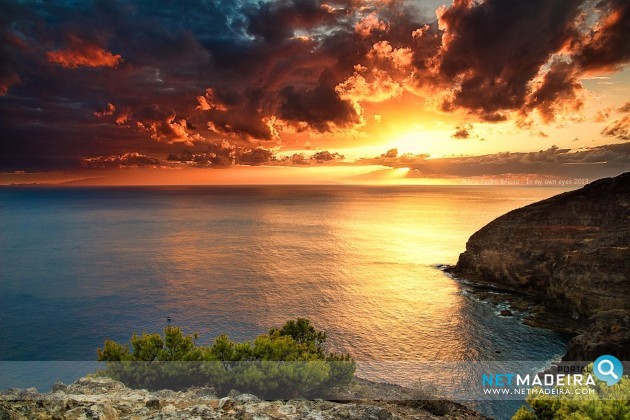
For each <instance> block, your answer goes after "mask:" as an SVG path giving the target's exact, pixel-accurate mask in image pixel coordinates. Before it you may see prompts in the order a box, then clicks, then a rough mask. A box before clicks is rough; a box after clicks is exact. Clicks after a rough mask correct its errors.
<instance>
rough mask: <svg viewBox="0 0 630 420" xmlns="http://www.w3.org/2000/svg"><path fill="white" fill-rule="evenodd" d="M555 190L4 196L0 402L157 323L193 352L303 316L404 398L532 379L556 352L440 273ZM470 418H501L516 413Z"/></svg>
mask: <svg viewBox="0 0 630 420" xmlns="http://www.w3.org/2000/svg"><path fill="white" fill-rule="evenodd" d="M564 191H566V189H561V188H533V187H497V186H491V187H490V186H486V187H483V186H400V187H367V186H254V187H247V186H242V187H232V186H230V187H216V186H212V187H197V186H195V187H184V186H182V187H146V188H139V187H109V188H63V187H3V188H1V189H0V317H1V318H0V319H1V320H2V326H1V327H0V358H1V360H2V361H3V362H0V365H2V366H3V368H2V369H3V371H4V373H3V374H2V375H0V377H1V379H0V388H6V387H10V386H20V387H24V386H37V387H39V389H40V391H46V390H47V388H48V387H49V386H50V384H51V383H52V382H54V380H53V378H55V379H57V378H59V377H61V378H60V379H64V380H66V381H69V380H72V379H76V377H78V376H79V375H80V374H83V373H85V372H83V371H82V369H83V370H85V369H88V367H87V366H89V363H88V364H85V363H83V364H81V363H75V364H74V365H73V366H79V367H78V368H76V369H75V370H72V369H65V370H64V368H59V366H64V363H66V362H69V361H74V362H87V361H93V360H95V359H96V349H97V348H98V347H101V346H102V345H103V342H104V340H105V339H107V338H111V339H115V340H118V341H124V342H127V341H128V340H129V337H130V335H131V334H132V333H133V332H143V331H146V332H159V331H161V330H162V329H163V328H164V326H165V325H166V323H167V321H166V320H167V317H170V318H171V320H172V324H173V325H177V326H181V327H182V328H183V329H184V330H185V331H186V332H197V333H198V334H199V343H200V344H209V343H211V342H212V340H213V339H214V338H215V337H216V336H218V335H220V334H223V333H226V334H228V335H229V336H230V338H232V339H234V340H249V339H252V338H254V337H255V336H256V335H259V334H261V333H264V332H266V331H267V330H268V329H269V328H270V327H274V326H281V325H282V324H283V323H284V322H285V321H287V320H289V319H292V318H296V317H298V316H299V317H307V318H309V319H310V320H311V321H312V322H313V323H314V324H315V326H316V327H317V328H318V329H324V330H326V331H327V333H328V341H329V347H330V348H331V349H332V350H336V351H343V352H348V353H350V354H352V355H353V357H354V358H355V359H356V360H357V361H358V371H357V374H358V375H359V376H362V377H365V378H367V379H372V380H381V381H388V382H392V383H398V384H402V385H409V384H411V383H414V382H416V381H418V380H419V379H423V378H424V379H425V380H428V381H430V380H433V381H434V382H435V381H438V380H439V379H440V378H441V377H442V376H443V375H442V373H440V372H438V371H435V372H432V371H431V366H432V365H431V363H432V362H449V363H450V362H453V363H466V362H470V361H502V360H505V361H515V360H516V361H519V360H527V361H539V362H540V363H541V366H543V365H544V364H545V363H548V362H549V361H550V360H554V359H557V358H558V357H560V356H561V355H562V354H563V353H564V350H565V347H566V343H567V337H565V336H562V335H559V334H556V333H554V332H551V331H547V330H542V329H536V328H531V327H528V326H525V325H523V324H522V323H521V322H520V320H519V319H518V317H501V316H498V309H497V308H496V307H493V306H491V305H489V304H487V303H484V302H479V301H477V300H474V299H472V298H470V297H468V296H467V294H466V293H465V289H464V288H463V286H462V285H460V284H459V283H458V282H456V281H455V280H453V279H451V278H449V277H448V276H446V275H445V274H444V273H443V272H442V271H441V270H440V269H439V268H438V266H439V265H440V264H454V263H455V262H456V261H457V257H458V255H459V253H460V252H462V251H464V249H465V245H466V240H467V239H468V237H469V236H470V235H472V234H473V233H474V232H475V231H476V230H478V229H479V228H481V227H482V226H483V225H485V224H486V223H488V222H490V221H491V220H493V219H494V218H496V217H498V216H499V215H501V214H503V213H505V212H507V211H509V210H512V209H515V208H518V207H522V206H524V205H527V204H529V203H532V202H535V201H538V200H540V199H543V198H546V197H550V196H552V195H555V194H557V193H560V192H564ZM18 361H19V362H21V363H17V362H18ZM32 361H57V362H58V363H56V364H54V363H53V364H49V365H48V366H57V367H58V368H52V370H51V368H46V369H43V368H42V367H41V366H40V365H38V364H37V363H27V362H32ZM13 362H16V363H13ZM414 362H421V363H422V366H423V368H422V371H419V370H418V369H413V368H409V366H410V365H409V364H408V363H411V364H412V365H413V363H414ZM405 363H407V364H405ZM16 366H18V367H19V369H16V368H15V367H16ZM38 366H39V367H38ZM436 366H437V365H436ZM436 369H437V368H436ZM427 378H429V379H427ZM437 386H438V387H439V386H440V384H439V381H438V384H437ZM444 386H447V387H448V385H447V384H446V385H444ZM471 404H472V405H473V406H474V407H476V408H478V409H480V410H481V411H483V412H485V413H486V414H490V415H494V416H496V417H499V418H501V417H508V416H509V414H510V413H511V412H513V410H514V409H515V408H514V407H515V406H514V404H512V405H509V404H508V406H506V405H498V406H497V405H496V404H495V405H492V404H489V405H488V404H486V405H484V403H482V402H479V401H476V402H473V403H471ZM518 405H520V404H518ZM518 405H516V407H518Z"/></svg>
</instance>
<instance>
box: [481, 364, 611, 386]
mask: <svg viewBox="0 0 630 420" xmlns="http://www.w3.org/2000/svg"><path fill="white" fill-rule="evenodd" d="M566 368H567V366H564V367H563V369H566ZM567 370H570V371H571V372H572V373H571V374H568V373H555V374H553V373H544V374H525V375H521V374H518V373H490V374H482V376H481V384H482V386H483V387H484V393H485V394H501V395H503V394H506V395H529V394H532V393H541V392H543V393H545V394H550V395H563V394H573V393H576V394H591V393H593V392H594V388H591V387H593V386H595V378H597V379H599V380H601V381H604V382H606V384H607V385H608V386H612V385H615V384H616V383H617V382H619V381H620V380H621V376H622V375H623V365H622V364H621V361H619V359H617V358H616V357H615V356H611V355H604V356H600V357H598V358H597V359H596V360H595V362H594V363H593V368H592V372H591V371H590V369H585V368H584V366H582V367H579V368H576V369H575V370H574V369H567ZM573 372H575V373H573ZM576 386H581V387H582V388H576V389H574V390H573V391H571V390H569V389H564V388H563V387H576ZM532 387H538V388H535V389H532ZM551 387H557V388H554V389H551ZM490 388H492V389H490ZM489 391H494V392H489Z"/></svg>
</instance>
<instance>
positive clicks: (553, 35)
mask: <svg viewBox="0 0 630 420" xmlns="http://www.w3.org/2000/svg"><path fill="white" fill-rule="evenodd" d="M580 3H581V2H580V1H576V0H558V1H547V0H530V1H505V0H486V1H485V2H483V3H481V4H478V3H474V2H472V1H465V0H457V1H455V2H454V4H453V5H452V6H451V7H450V8H448V9H446V10H444V11H443V13H442V14H441V16H440V18H439V21H440V25H441V27H442V28H443V29H444V31H445V32H444V35H443V36H442V45H441V50H440V52H439V56H438V57H439V64H438V66H439V67H438V70H439V74H440V75H441V76H442V77H443V78H446V79H448V80H453V79H455V78H461V83H460V86H459V87H458V88H457V89H456V90H455V93H454V95H453V97H452V99H451V100H450V101H448V102H447V103H446V104H445V106H444V108H445V109H449V108H452V107H461V108H464V109H468V110H470V111H471V112H473V113H476V114H479V115H480V116H481V117H482V118H483V119H486V120H501V119H502V118H501V114H500V113H501V112H504V111H509V110H520V109H522V108H523V106H524V105H525V104H526V103H527V102H528V98H529V97H530V95H531V94H532V92H531V89H530V82H531V81H532V80H533V79H534V78H535V77H536V76H537V74H538V73H539V71H540V69H541V67H542V66H543V65H544V64H545V63H546V62H547V61H548V60H549V58H550V57H551V56H552V54H554V53H556V52H557V51H558V50H559V49H560V48H561V47H562V46H563V45H564V44H565V43H566V42H568V41H569V40H570V39H572V37H573V36H574V21H575V19H576V18H577V17H578V15H579V6H580ZM554 82H555V83H558V82H556V81H555V80H554ZM560 84H561V83H560ZM560 88H561V89H564V86H560ZM547 90H548V92H545V95H546V96H547V97H551V99H553V98H554V97H555V95H556V93H555V92H554V91H552V89H551V87H550V89H547ZM534 96H535V94H534ZM530 102H531V101H530ZM532 105H533V106H536V105H538V104H532ZM545 106H546V107H547V108H549V106H548V105H545Z"/></svg>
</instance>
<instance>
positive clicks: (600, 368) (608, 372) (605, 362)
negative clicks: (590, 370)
mask: <svg viewBox="0 0 630 420" xmlns="http://www.w3.org/2000/svg"><path fill="white" fill-rule="evenodd" d="M603 366H607V367H608V369H606V370H604V368H603ZM597 370H598V371H599V373H600V375H604V376H609V375H610V376H612V377H613V378H615V379H619V376H617V374H616V373H615V366H614V365H613V362H611V361H610V360H602V361H601V362H599V363H598V364H597Z"/></svg>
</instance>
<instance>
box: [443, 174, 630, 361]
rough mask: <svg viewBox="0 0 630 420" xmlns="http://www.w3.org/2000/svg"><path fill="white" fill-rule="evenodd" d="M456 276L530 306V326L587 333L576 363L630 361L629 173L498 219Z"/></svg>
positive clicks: (476, 239)
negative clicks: (608, 357)
mask: <svg viewBox="0 0 630 420" xmlns="http://www.w3.org/2000/svg"><path fill="white" fill-rule="evenodd" d="M450 271H451V272H452V273H453V274H454V275H456V276H457V277H459V278H462V279H466V280H469V281H471V282H472V283H473V284H474V285H476V287H478V288H486V289H488V288H489V289H495V290H496V291H499V292H506V293H509V294H512V295H514V296H518V300H519V301H521V302H522V301H523V300H524V301H526V302H527V303H528V305H527V306H528V308H527V309H528V312H529V313H530V316H529V317H528V318H527V321H528V322H529V323H530V324H533V325H537V326H543V327H547V328H551V329H556V330H560V331H571V332H574V333H578V334H582V336H581V337H577V338H576V339H574V341H573V342H572V344H571V345H570V351H569V353H568V354H567V357H575V359H573V360H589V359H590V360H592V358H593V357H596V356H597V355H599V354H602V352H608V353H612V354H615V355H617V356H618V357H619V358H621V359H625V360H630V329H629V327H630V325H629V324H628V319H629V311H630V172H626V173H624V174H621V175H619V176H617V177H615V178H605V179H600V180H597V181H595V182H592V183H590V184H588V185H586V186H585V187H583V188H581V189H579V190H575V191H570V192H566V193H564V194H560V195H557V196H554V197H551V198H549V199H547V200H543V201H540V202H537V203H534V204H531V205H529V206H526V207H523V208H520V209H517V210H514V211H511V212H509V213H507V214H505V215H503V216H501V217H499V218H497V219H496V220H494V221H492V222H491V223H489V224H488V225H486V226H485V227H483V228H482V229H481V230H479V231H478V232H476V233H475V234H474V235H472V236H471V237H470V239H469V240H468V243H467V244H466V251H465V252H464V253H462V254H461V255H460V257H459V261H458V262H457V265H456V266H455V267H452V269H451V270H450ZM567 360H568V359H567Z"/></svg>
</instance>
